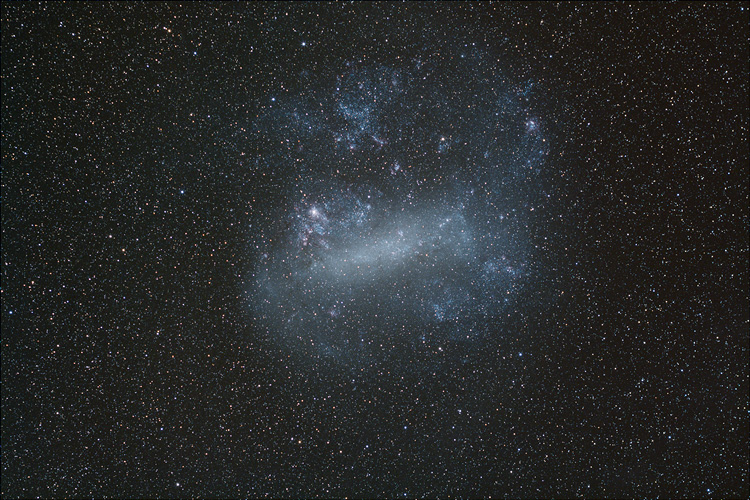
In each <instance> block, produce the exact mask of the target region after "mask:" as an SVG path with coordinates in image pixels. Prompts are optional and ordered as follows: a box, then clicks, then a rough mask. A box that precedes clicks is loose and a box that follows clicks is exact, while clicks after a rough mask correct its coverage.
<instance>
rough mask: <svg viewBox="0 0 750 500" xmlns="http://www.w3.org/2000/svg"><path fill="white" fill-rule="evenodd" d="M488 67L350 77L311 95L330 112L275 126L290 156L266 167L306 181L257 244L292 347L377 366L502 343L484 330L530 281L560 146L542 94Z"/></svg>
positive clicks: (462, 60)
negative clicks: (548, 166)
mask: <svg viewBox="0 0 750 500" xmlns="http://www.w3.org/2000/svg"><path fill="white" fill-rule="evenodd" d="M487 59H488V58H487V56H486V55H485V54H482V53H481V52H480V51H476V50H475V51H471V50H466V53H461V54H457V55H456V56H455V57H445V56H442V57H441V58H438V59H437V60H436V61H430V60H427V59H416V60H411V61H408V62H406V63H405V64H404V65H403V67H396V68H387V67H385V66H380V67H375V68H372V67H369V65H366V64H365V65H363V66H364V67H363V68H359V67H358V66H359V65H349V66H350V67H347V65H343V67H342V70H343V71H342V73H343V74H337V75H335V79H334V78H333V77H330V78H329V79H328V80H326V79H325V78H322V82H321V83H314V82H310V87H308V88H306V89H305V91H306V92H309V93H311V94H313V95H315V96H316V98H317V99H318V102H314V101H313V102H306V101H302V102H300V100H299V99H288V100H285V101H288V102H281V101H282V100H281V99H278V100H276V101H275V104H274V105H273V106H271V107H270V109H269V110H268V112H267V114H266V115H264V116H262V117H261V118H259V120H258V122H257V125H256V126H255V127H256V133H257V134H258V135H262V136H264V137H267V138H268V140H269V141H270V142H271V143H274V144H280V145H282V147H280V148H277V149H276V150H273V148H272V154H273V156H272V157H271V158H272V159H268V160H266V161H269V162H274V163H275V164H276V165H278V166H279V167H280V168H282V167H283V168H285V169H289V171H291V172H296V175H294V176H293V177H290V179H289V181H288V182H287V183H285V184H284V185H283V187H282V189H283V192H284V193H285V197H284V198H283V203H280V206H279V207H278V210H279V212H278V214H279V215H278V216H277V217H278V219H277V221H276V222H277V223H276V227H274V228H273V230H272V231H273V232H271V233H269V236H270V235H273V236H270V237H268V244H266V245H262V244H261V243H262V242H261V243H259V244H257V245H255V247H256V249H257V254H259V255H260V258H259V259H257V262H258V263H257V267H256V269H255V272H254V273H253V276H254V278H255V282H254V283H253V285H254V286H253V287H252V288H251V290H252V294H251V295H250V297H251V299H250V301H249V302H250V303H251V306H252V308H253V311H254V313H255V317H256V318H258V319H259V320H260V322H261V323H264V324H267V327H268V329H269V333H270V335H272V336H273V337H276V338H278V340H279V342H281V343H284V344H286V345H287V347H289V348H290V349H294V350H301V352H303V353H305V354H306V355H309V356H325V357H333V358H336V359H338V360H341V361H342V362H345V363H355V364H356V365H358V366H364V365H366V364H367V363H368V362H370V361H372V360H377V359H378V358H379V357H382V354H383V351H385V350H388V349H392V348H394V347H395V346H396V345H401V346H408V348H409V349H416V350H425V349H430V348H434V347H435V346H436V345H440V344H441V343H442V342H444V341H446V340H464V341H475V340H476V341H477V342H486V341H487V339H486V338H485V337H491V336H492V335H493V334H494V335H497V333H496V332H495V333H491V332H490V328H487V327H479V326H478V325H479V324H488V323H490V324H492V325H493V327H492V328H495V327H496V326H497V321H498V319H499V315H500V314H501V313H502V312H503V310H505V309H506V308H507V307H508V305H509V304H510V303H512V301H514V300H516V299H517V295H518V293H517V292H518V291H519V290H520V289H521V288H522V286H523V281H524V279H525V278H527V276H526V274H527V270H528V269H529V262H530V261H531V260H533V259H534V251H533V248H532V244H531V241H530V239H529V235H528V234H527V233H528V231H527V230H526V229H525V228H526V227H528V224H529V218H528V214H529V212H531V211H533V210H534V205H539V204H542V203H543V202H544V201H545V193H544V189H543V184H542V182H541V181H540V178H542V177H543V176H544V162H545V158H546V156H547V154H548V150H549V147H548V144H547V139H546V137H545V136H544V133H543V130H542V128H541V127H540V126H539V125H538V122H539V121H540V120H541V119H540V118H532V117H534V116H535V115H534V110H533V108H532V107H531V106H532V101H533V84H534V82H529V81H527V82H521V83H516V84H513V83H510V82H509V80H508V79H506V78H505V77H504V76H503V73H502V71H501V70H500V68H498V67H497V64H492V63H491V62H488V60H487ZM456 74H460V75H461V76H460V78H456ZM447 89H450V90H447ZM302 117H305V118H304V119H303V118H302ZM406 130H408V134H405V133H404V131H406ZM248 141H249V142H256V141H257V139H256V138H254V137H253V136H252V135H250V138H249V139H248ZM290 142H291V143H293V144H295V147H294V148H291V149H287V148H286V147H284V146H283V145H286V144H288V143H290ZM264 237H266V233H265V232H264V233H261V239H263V238H264Z"/></svg>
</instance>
